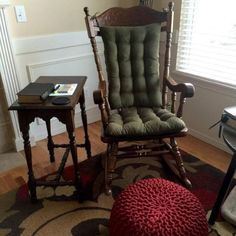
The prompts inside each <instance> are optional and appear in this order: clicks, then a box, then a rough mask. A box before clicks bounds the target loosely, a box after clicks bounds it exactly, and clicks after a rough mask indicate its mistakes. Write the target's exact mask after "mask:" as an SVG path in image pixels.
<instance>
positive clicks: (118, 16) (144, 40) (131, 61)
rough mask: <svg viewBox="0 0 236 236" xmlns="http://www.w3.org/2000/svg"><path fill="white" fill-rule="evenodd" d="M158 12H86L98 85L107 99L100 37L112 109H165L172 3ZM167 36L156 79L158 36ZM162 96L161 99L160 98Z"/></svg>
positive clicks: (145, 9)
mask: <svg viewBox="0 0 236 236" xmlns="http://www.w3.org/2000/svg"><path fill="white" fill-rule="evenodd" d="M168 6H169V8H168V9H166V10H163V12H159V11H156V10H153V9H151V8H149V7H145V6H135V7H131V8H118V7H115V8H110V9H108V10H106V11H105V12H103V13H102V14H100V15H94V16H90V15H89V11H88V8H85V9H84V11H85V13H86V17H85V21H86V26H87V31H88V35H89V38H90V40H91V44H92V47H93V52H94V56H95V62H96V66H97V70H98V75H99V85H100V88H101V90H102V92H103V95H104V97H105V98H106V97H107V93H106V82H105V80H104V76H103V72H102V66H101V62H100V58H99V56H98V49H97V44H96V40H95V37H96V36H102V38H103V42H104V49H105V51H104V52H105V60H106V67H107V74H108V88H109V95H108V96H109V102H108V100H107V101H106V103H107V105H108V104H109V105H110V106H111V108H112V109H114V108H120V107H129V106H133V105H134V106H163V107H165V106H166V100H167V87H166V83H165V79H167V78H168V77H169V66H170V46H171V38H172V29H173V3H172V2H170V3H169V5H168ZM161 31H165V32H166V50H165V60H164V71H163V78H162V82H163V84H162V95H161V92H160V87H161V86H160V78H159V41H160V32H161ZM161 96H162V97H161Z"/></svg>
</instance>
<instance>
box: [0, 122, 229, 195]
mask: <svg viewBox="0 0 236 236" xmlns="http://www.w3.org/2000/svg"><path fill="white" fill-rule="evenodd" d="M88 129H89V138H90V142H91V146H92V155H96V154H98V153H101V152H104V151H105V150H106V145H105V144H103V143H102V142H101V141H100V129H101V127H100V122H96V123H92V124H90V125H89V127H88ZM53 138H54V142H55V143H64V142H67V134H66V133H63V134H60V135H56V136H54V137H53ZM76 139H77V141H78V142H81V141H82V140H83V131H82V128H77V129H76ZM177 142H178V144H179V147H180V148H181V149H183V150H184V151H186V152H188V153H190V154H192V155H194V156H196V157H198V158H199V159H201V160H203V161H204V162H206V163H208V164H211V165H213V166H215V167H216V168H218V169H220V170H222V171H226V170H227V168H228V165H229V162H230V160H231V155H230V154H228V153H226V152H224V151H222V150H220V149H218V148H216V147H214V146H212V145H209V144H207V143H205V142H203V141H200V140H198V139H196V138H194V137H192V136H190V135H188V136H187V137H184V138H179V139H177ZM22 153H23V152H22ZM62 153H63V149H56V150H55V157H56V162H55V163H53V164H50V162H49V157H48V151H47V141H46V140H42V141H39V142H37V146H35V147H32V155H33V168H34V173H35V176H36V177H40V176H44V175H46V174H48V173H49V172H52V171H55V170H56V168H57V167H58V164H59V162H60V155H61V154H62ZM78 156H79V159H80V161H82V160H84V159H85V158H86V153H85V151H84V149H80V148H79V149H78ZM70 164H72V161H71V157H69V158H68V162H67V165H70ZM27 179H28V178H27V167H26V165H24V166H20V167H16V168H14V169H11V170H9V171H6V172H2V173H0V194H3V193H6V192H8V191H10V190H12V189H15V188H17V187H18V186H20V185H22V184H23V183H25V182H27Z"/></svg>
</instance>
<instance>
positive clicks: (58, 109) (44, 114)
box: [9, 76, 91, 202]
mask: <svg viewBox="0 0 236 236" xmlns="http://www.w3.org/2000/svg"><path fill="white" fill-rule="evenodd" d="M85 81H86V77H85V76H42V77H39V78H38V79H37V80H36V83H54V84H66V83H68V84H71V83H77V87H76V90H75V92H74V93H73V95H71V96H68V98H69V99H70V102H69V103H68V104H66V105H53V104H52V99H53V98H54V97H48V99H47V100H46V101H45V102H44V103H41V104H19V103H18V102H17V101H16V102H14V103H13V104H12V105H11V106H10V107H9V110H16V111H17V113H18V119H19V126H20V130H21V132H22V136H23V140H24V151H25V157H26V162H27V167H28V187H29V193H30V198H31V201H32V202H35V201H37V194H36V187H37V186H42V185H43V186H59V185H60V186H61V185H74V186H75V187H76V190H77V191H78V192H80V191H81V188H80V187H81V184H80V176H79V171H78V157H77V147H81V148H85V149H86V151H87V156H88V158H90V157H91V146H90V141H89V136H88V129H87V116H86V111H85V98H84V91H83V87H84V84H85ZM78 103H79V104H80V109H81V117H82V122H83V128H84V133H85V142H84V143H83V144H77V143H76V141H75V134H74V131H75V124H74V115H75V106H76V105H77V104H78ZM36 117H38V118H41V119H43V120H44V121H45V122H46V127H47V132H48V145H47V146H48V150H49V155H50V161H51V162H54V161H55V157H54V148H58V147H62V148H66V152H65V154H64V156H63V158H62V162H61V165H60V167H59V169H58V173H57V177H56V178H55V180H52V181H42V180H37V179H35V177H34V172H33V167H32V153H31V145H30V140H29V128H30V123H31V122H33V121H34V119H35V118H36ZM53 117H56V118H57V119H58V120H59V121H61V122H62V123H63V124H65V125H66V130H67V132H68V137H69V143H68V144H54V142H53V139H52V135H51V126H50V119H51V118H53ZM69 152H71V155H72V159H73V165H74V181H65V182H61V181H59V180H60V175H61V174H62V172H63V169H64V166H65V163H66V160H67V157H68V154H69Z"/></svg>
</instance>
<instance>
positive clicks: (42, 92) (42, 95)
mask: <svg viewBox="0 0 236 236" xmlns="http://www.w3.org/2000/svg"><path fill="white" fill-rule="evenodd" d="M53 90H54V84H53V83H30V84H28V85H27V86H26V87H25V88H24V89H22V90H21V91H20V92H19V93H18V94H17V95H18V103H43V102H44V101H45V100H46V99H47V97H48V96H49V94H50V93H51V92H53Z"/></svg>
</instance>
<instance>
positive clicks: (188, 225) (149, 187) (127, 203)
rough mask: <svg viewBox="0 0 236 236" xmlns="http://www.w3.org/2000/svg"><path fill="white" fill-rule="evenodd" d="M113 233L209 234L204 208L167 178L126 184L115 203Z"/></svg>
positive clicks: (116, 235) (143, 235)
mask: <svg viewBox="0 0 236 236" xmlns="http://www.w3.org/2000/svg"><path fill="white" fill-rule="evenodd" d="M109 230H110V236H154V235H155V236H172V235H173V236H206V235H208V224H207V219H206V214H205V211H204V209H203V207H202V205H201V203H200V202H199V200H198V199H197V197H196V196H194V195H193V194H192V193H191V192H190V191H188V190H187V189H185V188H184V187H182V186H180V185H178V184H175V183H172V182H170V181H168V180H164V179H144V180H141V181H138V182H136V183H135V184H133V185H130V186H129V187H128V188H126V189H125V190H124V191H123V192H121V194H120V195H119V196H118V198H117V199H116V200H115V203H114V205H113V207H112V211H111V217H110V223H109Z"/></svg>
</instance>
